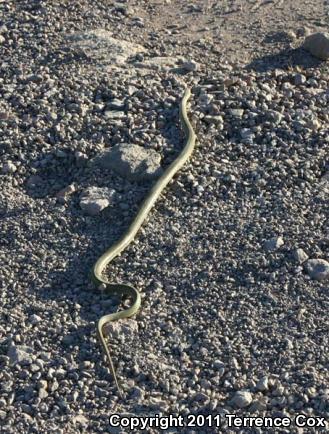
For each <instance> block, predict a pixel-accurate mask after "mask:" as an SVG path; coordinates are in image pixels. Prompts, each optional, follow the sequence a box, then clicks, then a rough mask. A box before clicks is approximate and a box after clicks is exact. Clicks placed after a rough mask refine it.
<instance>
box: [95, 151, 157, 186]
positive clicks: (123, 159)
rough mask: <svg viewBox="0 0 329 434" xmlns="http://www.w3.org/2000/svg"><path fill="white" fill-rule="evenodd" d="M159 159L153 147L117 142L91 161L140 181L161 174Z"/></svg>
mask: <svg viewBox="0 0 329 434" xmlns="http://www.w3.org/2000/svg"><path fill="white" fill-rule="evenodd" d="M160 161H161V155H160V154H158V153H157V152H156V151H154V150H153V149H144V148H143V147H142V146H139V145H134V144H127V143H119V144H118V145H115V146H113V148H110V149H106V150H105V151H103V152H102V153H101V154H100V155H98V156H97V157H95V158H94V160H93V163H94V164H96V165H99V166H100V167H102V168H103V169H110V170H113V171H114V172H116V173H117V174H118V175H120V176H122V177H123V178H127V179H129V180H131V181H142V180H146V179H153V178H156V177H158V176H159V175H161V173H162V168H161V166H160Z"/></svg>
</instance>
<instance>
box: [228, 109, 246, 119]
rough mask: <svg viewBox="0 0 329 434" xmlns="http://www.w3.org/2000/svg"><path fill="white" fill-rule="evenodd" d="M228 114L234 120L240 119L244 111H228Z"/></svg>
mask: <svg viewBox="0 0 329 434" xmlns="http://www.w3.org/2000/svg"><path fill="white" fill-rule="evenodd" d="M229 113H230V115H231V116H234V117H236V118H242V116H243V113H244V110H243V109H230V110H229Z"/></svg>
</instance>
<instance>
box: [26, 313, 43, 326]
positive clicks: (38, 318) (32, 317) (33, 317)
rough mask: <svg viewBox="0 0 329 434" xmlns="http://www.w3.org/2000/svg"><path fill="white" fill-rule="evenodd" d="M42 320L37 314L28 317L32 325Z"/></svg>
mask: <svg viewBox="0 0 329 434" xmlns="http://www.w3.org/2000/svg"><path fill="white" fill-rule="evenodd" d="M41 321H42V318H40V317H39V316H38V315H35V314H34V315H31V316H30V317H29V322H30V323H31V324H32V325H36V324H38V323H39V322H41Z"/></svg>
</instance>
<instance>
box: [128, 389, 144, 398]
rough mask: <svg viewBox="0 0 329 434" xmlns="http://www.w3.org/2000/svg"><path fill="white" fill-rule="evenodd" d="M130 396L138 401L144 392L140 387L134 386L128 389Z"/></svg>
mask: <svg viewBox="0 0 329 434" xmlns="http://www.w3.org/2000/svg"><path fill="white" fill-rule="evenodd" d="M130 397H131V398H132V399H134V400H136V401H140V400H142V399H143V397H144V392H143V390H142V389H141V388H140V387H138V386H135V387H133V388H132V389H131V391H130Z"/></svg>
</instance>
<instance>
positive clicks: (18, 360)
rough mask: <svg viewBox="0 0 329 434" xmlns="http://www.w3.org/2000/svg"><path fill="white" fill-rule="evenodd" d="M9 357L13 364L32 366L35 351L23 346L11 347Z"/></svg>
mask: <svg viewBox="0 0 329 434" xmlns="http://www.w3.org/2000/svg"><path fill="white" fill-rule="evenodd" d="M8 356H9V358H10V363H11V364H18V365H30V364H31V363H32V362H33V349H32V348H30V347H27V346H23V345H21V346H16V345H11V346H10V347H9V350H8Z"/></svg>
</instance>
